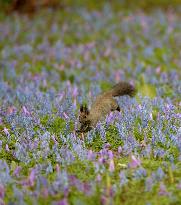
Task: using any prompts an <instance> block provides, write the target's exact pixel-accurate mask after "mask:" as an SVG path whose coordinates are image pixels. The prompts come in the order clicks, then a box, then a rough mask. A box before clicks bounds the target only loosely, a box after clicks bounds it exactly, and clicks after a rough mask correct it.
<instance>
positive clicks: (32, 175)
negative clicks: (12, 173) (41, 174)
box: [28, 169, 36, 186]
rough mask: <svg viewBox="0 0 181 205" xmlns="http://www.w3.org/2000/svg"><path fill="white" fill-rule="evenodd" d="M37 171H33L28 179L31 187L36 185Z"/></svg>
mask: <svg viewBox="0 0 181 205" xmlns="http://www.w3.org/2000/svg"><path fill="white" fill-rule="evenodd" d="M35 177H36V176H35V169H32V170H31V172H30V175H29V178H28V182H29V186H34V184H35Z"/></svg>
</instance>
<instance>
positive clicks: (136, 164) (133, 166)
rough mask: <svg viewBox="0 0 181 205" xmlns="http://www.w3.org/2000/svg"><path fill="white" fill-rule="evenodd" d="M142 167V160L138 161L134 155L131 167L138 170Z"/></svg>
mask: <svg viewBox="0 0 181 205" xmlns="http://www.w3.org/2000/svg"><path fill="white" fill-rule="evenodd" d="M140 165H141V160H140V159H136V157H135V156H134V155H132V156H131V162H130V163H129V166H130V167H131V168H136V167H138V166H140Z"/></svg>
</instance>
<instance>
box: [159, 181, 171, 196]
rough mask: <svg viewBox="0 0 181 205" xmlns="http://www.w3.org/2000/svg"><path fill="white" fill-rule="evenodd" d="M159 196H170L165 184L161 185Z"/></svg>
mask: <svg viewBox="0 0 181 205" xmlns="http://www.w3.org/2000/svg"><path fill="white" fill-rule="evenodd" d="M158 194H159V195H161V196H168V195H169V192H168V191H167V189H166V186H165V185H164V183H163V182H161V183H160V187H159V191H158Z"/></svg>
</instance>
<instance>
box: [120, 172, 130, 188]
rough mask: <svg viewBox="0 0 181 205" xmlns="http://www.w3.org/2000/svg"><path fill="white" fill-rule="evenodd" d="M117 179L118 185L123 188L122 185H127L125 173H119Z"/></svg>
mask: <svg viewBox="0 0 181 205" xmlns="http://www.w3.org/2000/svg"><path fill="white" fill-rule="evenodd" d="M119 178H120V185H121V186H123V185H124V184H127V183H128V178H127V177H126V175H125V171H121V172H120V173H119Z"/></svg>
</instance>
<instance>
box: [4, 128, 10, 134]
mask: <svg viewBox="0 0 181 205" xmlns="http://www.w3.org/2000/svg"><path fill="white" fill-rule="evenodd" d="M3 132H4V133H5V134H6V135H8V136H9V135H10V134H9V131H8V129H7V128H6V127H4V129H3Z"/></svg>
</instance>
